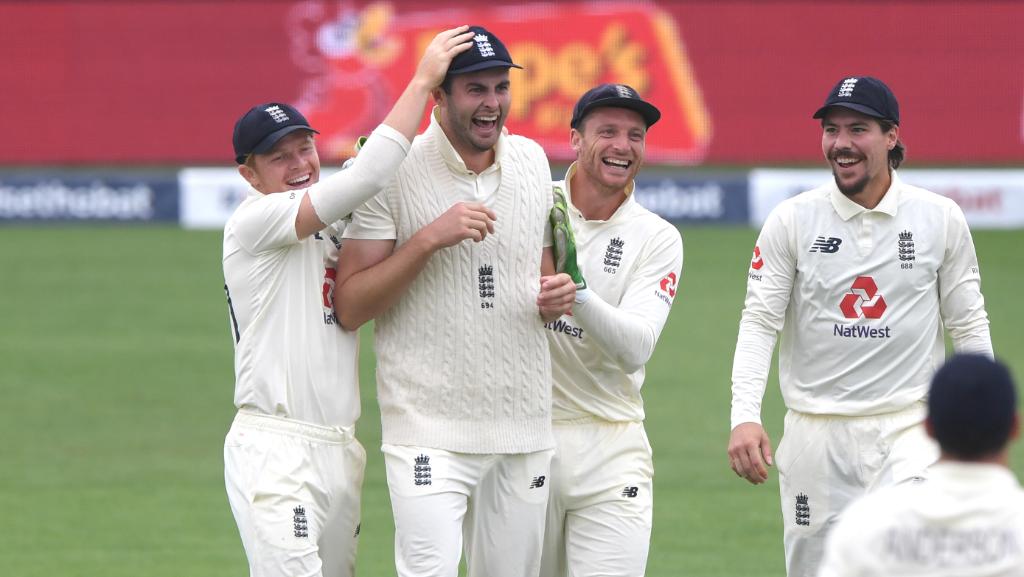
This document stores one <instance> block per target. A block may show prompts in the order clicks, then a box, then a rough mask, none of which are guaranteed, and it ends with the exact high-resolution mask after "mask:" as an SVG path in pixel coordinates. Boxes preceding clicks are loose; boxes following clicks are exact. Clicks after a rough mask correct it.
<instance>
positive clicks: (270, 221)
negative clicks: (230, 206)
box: [233, 191, 302, 254]
mask: <svg viewBox="0 0 1024 577" xmlns="http://www.w3.org/2000/svg"><path fill="white" fill-rule="evenodd" d="M301 202H302V192H301V191H287V192H275V193H273V194H264V195H262V196H260V197H258V198H255V199H252V201H251V202H247V203H245V204H243V205H242V206H240V207H239V208H238V212H237V213H236V214H235V216H234V217H233V220H234V225H233V226H234V233H235V237H236V238H237V239H238V243H239V244H240V245H241V246H242V248H244V249H245V250H246V251H248V252H250V253H252V254H256V253H260V252H264V251H267V250H273V249H277V248H281V247H284V246H287V245H290V244H295V243H297V242H299V237H298V234H297V233H296V232H295V218H296V217H297V215H298V214H299V204H300V203H301Z"/></svg>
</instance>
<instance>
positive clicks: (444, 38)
mask: <svg viewBox="0 0 1024 577" xmlns="http://www.w3.org/2000/svg"><path fill="white" fill-rule="evenodd" d="M468 29H469V26H466V25H463V26H459V27H457V28H452V29H450V30H445V31H444V32H441V33H440V34H438V35H437V36H434V39H433V40H431V41H430V44H429V45H428V46H427V49H426V51H424V53H423V58H421V59H420V63H419V65H418V66H417V67H416V74H415V75H414V76H413V80H414V81H416V82H420V83H422V84H423V86H425V87H426V88H428V89H430V88H434V87H435V86H440V85H441V82H442V81H443V80H444V77H445V75H446V74H447V73H448V65H449V64H451V62H452V59H453V58H455V57H456V56H458V55H459V54H462V53H463V52H465V51H466V50H469V48H470V47H471V46H472V45H473V43H472V42H471V40H472V39H473V32H467V30H468Z"/></svg>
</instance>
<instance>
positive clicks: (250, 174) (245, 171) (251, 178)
mask: <svg viewBox="0 0 1024 577" xmlns="http://www.w3.org/2000/svg"><path fill="white" fill-rule="evenodd" d="M238 174H240V175H242V178H244V179H245V181H246V182H248V183H249V184H250V185H252V187H253V188H256V189H257V190H258V188H257V185H258V184H259V182H260V179H259V176H258V175H257V174H256V171H255V170H253V169H252V167H250V166H249V165H248V164H239V165H238Z"/></svg>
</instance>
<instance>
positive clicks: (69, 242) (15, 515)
mask: <svg viewBox="0 0 1024 577" xmlns="http://www.w3.org/2000/svg"><path fill="white" fill-rule="evenodd" d="M756 234H757V233H756V231H755V230H752V229H747V228H687V229H684V230H683V237H684V242H685V249H686V258H685V265H684V271H683V278H682V281H681V283H680V289H679V293H678V295H677V297H676V304H675V307H674V310H673V312H672V316H671V318H670V320H669V324H668V325H667V326H666V328H665V331H664V333H663V335H662V338H661V341H660V343H659V345H658V349H657V351H656V352H655V355H654V358H653V359H652V361H651V362H650V363H649V364H648V376H647V383H646V385H645V388H644V391H645V392H644V397H645V400H646V405H647V413H648V419H647V430H648V433H649V435H650V438H651V443H652V445H653V446H654V452H655V457H654V458H655V470H656V474H655V493H656V497H655V522H654V536H653V541H652V544H651V553H650V561H649V564H648V572H647V574H648V575H650V576H652V577H670V576H677V575H692V576H709V577H710V576H717V575H721V576H725V575H735V576H746V575H755V574H756V575H769V576H771V575H783V573H784V570H783V561H782V549H781V539H782V537H781V521H780V514H779V502H778V485H777V479H776V477H775V476H774V473H773V476H772V479H771V481H770V482H769V483H767V484H766V485H764V486H760V487H753V486H750V485H748V484H746V483H745V482H743V481H740V480H739V479H738V478H737V477H736V476H735V475H734V474H733V473H732V472H731V471H730V470H729V468H728V463H727V459H726V457H725V446H726V442H727V438H728V428H729V427H728V425H729V423H728V419H729V396H730V393H729V373H730V368H731V362H732V353H733V345H734V341H735V337H736V329H737V322H738V320H739V313H740V308H741V305H742V299H743V292H744V287H745V279H746V276H745V275H746V268H747V263H748V259H749V255H750V249H751V247H752V246H753V242H754V239H755V237H756ZM975 242H976V244H977V248H978V253H979V258H980V261H981V267H982V275H983V290H984V292H985V296H986V300H987V303H988V311H989V315H990V318H991V321H992V337H993V340H994V343H995V348H996V352H997V354H998V355H999V356H1000V357H1002V358H1003V359H1004V360H1006V361H1007V362H1008V363H1009V364H1010V365H1011V367H1012V368H1013V369H1014V372H1015V374H1016V376H1017V378H1018V380H1024V335H1022V331H1021V329H1020V327H1021V326H1022V325H1024V307H1022V306H1021V302H1020V298H1019V294H1020V289H1019V287H1020V285H1021V281H1022V280H1024V273H1022V271H1024V251H1022V250H1021V247H1024V231H977V232H975ZM0 247H2V248H0V286H2V287H3V288H2V292H0V296H2V298H0V395H2V402H0V567H2V569H0V574H3V575H5V576H8V575H9V576H12V577H13V576H26V577H29V576H48V577H49V576H53V575H61V576H104V577H116V576H126V577H127V576H131V577H153V576H175V577H181V576H225V575H227V576H230V575H239V576H241V575H247V574H248V572H247V567H246V564H245V557H244V553H243V551H242V546H241V541H240V540H239V538H238V534H237V530H236V528H235V525H234V521H233V519H232V518H231V513H230V509H229V508H228V504H227V498H226V496H225V493H224V485H223V462H222V447H223V439H224V434H225V433H226V432H227V429H228V426H229V425H230V422H231V418H232V417H233V415H234V409H233V407H232V401H231V399H232V382H233V376H232V375H233V372H232V355H231V340H230V334H229V332H228V325H227V322H228V320H227V312H226V306H225V300H224V294H223V290H222V285H223V276H222V273H221V264H220V251H221V233H220V232H219V231H213V232H188V231H182V230H179V229H177V228H153V227H145V228H137V227H111V228H85V227H81V228H79V227H61V228H19V227H4V228H0ZM369 336H370V335H369V331H367V330H364V332H363V343H364V347H363V352H362V359H361V364H362V377H363V417H362V419H361V421H360V423H359V427H358V431H359V433H358V436H359V438H360V440H361V441H362V443H363V444H364V446H366V448H367V453H368V464H367V471H366V483H365V486H364V490H363V532H362V535H361V538H360V550H359V561H358V574H359V575H361V576H363V577H372V576H378V575H393V574H394V569H393V562H392V554H393V547H392V521H391V513H390V504H389V502H388V496H387V487H386V484H385V481H384V468H383V462H382V459H381V455H380V452H379V450H378V449H379V444H380V421H379V417H378V413H377V407H376V401H375V396H374V394H373V357H372V351H371V347H370V339H369ZM774 370H775V367H774V365H773V374H772V381H771V382H770V383H769V387H768V393H767V395H766V403H765V423H766V425H767V427H768V430H769V433H770V434H771V436H772V441H773V443H774V444H777V442H778V440H779V437H780V434H781V428H782V426H781V422H782V406H781V400H780V398H779V393H778V385H777V381H776V380H775V379H776V375H775V374H774ZM1014 467H1015V470H1016V471H1017V472H1018V474H1021V472H1024V450H1022V449H1021V448H1020V446H1017V448H1016V449H1015V451H1014Z"/></svg>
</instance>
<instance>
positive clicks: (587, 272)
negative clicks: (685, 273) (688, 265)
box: [545, 164, 683, 421]
mask: <svg viewBox="0 0 1024 577" xmlns="http://www.w3.org/2000/svg"><path fill="white" fill-rule="evenodd" d="M575 168H576V165H575V164H573V165H572V166H570V167H569V170H568V172H567V173H566V176H565V180H562V181H557V182H555V183H554V186H560V187H562V189H563V191H565V193H566V200H567V201H568V203H569V207H568V208H569V220H570V222H571V223H572V228H573V235H574V236H575V239H576V253H577V262H578V264H579V267H580V271H581V272H582V273H583V278H584V279H586V281H587V287H588V289H589V290H591V291H593V293H594V294H593V296H591V297H590V298H589V299H588V300H587V301H586V302H585V303H582V304H577V305H576V306H575V307H574V311H573V314H570V315H563V316H562V317H561V318H559V319H558V320H555V321H552V322H550V323H547V324H546V325H545V328H547V329H548V341H549V343H550V344H551V370H552V377H553V381H554V390H553V393H552V403H553V407H552V416H553V418H554V419H555V420H566V419H578V418H585V417H597V418H600V419H603V420H606V421H642V420H643V419H644V406H643V399H642V398H641V396H640V389H641V387H642V386H643V383H644V374H645V372H644V363H645V362H646V361H647V359H648V358H649V357H650V355H651V353H652V352H653V350H654V346H655V344H656V343H657V340H658V337H659V336H660V335H661V330H662V329H663V328H664V326H665V322H666V321H667V319H668V315H669V311H670V310H671V308H672V302H673V301H674V299H675V295H676V291H677V289H678V283H679V280H680V275H681V274H682V267H683V241H682V238H681V237H680V235H679V231H678V230H677V229H676V227H675V226H673V225H671V224H670V223H668V222H667V221H665V220H664V219H662V218H661V217H659V216H658V215H656V214H654V213H653V212H651V211H649V210H647V209H646V208H644V207H643V206H641V205H640V204H639V203H637V202H636V200H635V198H634V197H633V195H632V194H630V193H631V192H632V190H633V183H630V185H629V187H628V189H627V196H626V199H625V201H623V203H622V204H621V205H620V206H619V208H618V209H616V211H615V213H614V214H612V216H611V217H610V218H608V220H587V219H585V218H584V217H583V215H582V213H580V211H579V210H578V209H577V208H576V207H575V206H573V204H572V191H571V190H570V184H569V183H570V182H571V180H572V175H573V173H574V172H575ZM597 301H602V302H597Z"/></svg>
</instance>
